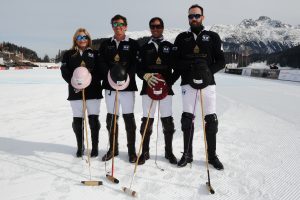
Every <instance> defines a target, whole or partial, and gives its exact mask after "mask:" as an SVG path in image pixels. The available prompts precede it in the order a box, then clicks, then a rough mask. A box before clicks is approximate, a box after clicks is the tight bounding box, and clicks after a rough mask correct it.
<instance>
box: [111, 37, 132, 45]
mask: <svg viewBox="0 0 300 200" xmlns="http://www.w3.org/2000/svg"><path fill="white" fill-rule="evenodd" d="M110 41H111V42H112V41H116V42H117V43H119V42H121V41H126V42H128V41H129V37H128V36H127V35H125V38H124V40H121V41H117V39H116V38H115V37H114V36H112V37H111V39H110Z"/></svg>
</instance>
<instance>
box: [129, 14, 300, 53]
mask: <svg viewBox="0 0 300 200" xmlns="http://www.w3.org/2000/svg"><path fill="white" fill-rule="evenodd" d="M205 29H206V30H212V31H214V32H217V33H218V34H219V35H220V37H221V39H222V41H223V49H224V51H225V52H236V53H240V54H244V55H249V54H259V53H263V54H270V53H276V52H280V51H283V50H286V49H289V48H291V47H294V46H297V45H300V25H298V26H292V25H290V24H286V23H283V22H281V21H279V20H274V19H271V18H269V17H266V16H261V17H259V18H258V19H256V20H253V19H244V20H243V21H241V23H239V24H238V25H219V24H215V25H213V26H207V27H205ZM183 31H185V30H182V29H165V31H164V37H165V38H166V39H167V40H169V41H171V42H173V41H174V40H175V38H176V36H177V35H178V34H179V33H180V32H183ZM127 35H128V36H130V37H131V38H134V39H138V38H142V37H144V36H150V32H149V31H134V32H127Z"/></svg>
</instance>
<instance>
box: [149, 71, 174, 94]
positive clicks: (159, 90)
mask: <svg viewBox="0 0 300 200" xmlns="http://www.w3.org/2000/svg"><path fill="white" fill-rule="evenodd" d="M154 76H156V77H157V78H159V79H161V80H165V79H164V78H163V76H162V75H160V74H154ZM161 80H158V83H156V84H155V85H154V86H153V87H150V86H149V85H148V86H147V88H146V92H147V95H148V96H149V97H150V98H151V99H153V100H162V99H164V98H165V97H166V96H167V95H168V93H169V88H168V85H167V83H166V82H165V81H161Z"/></svg>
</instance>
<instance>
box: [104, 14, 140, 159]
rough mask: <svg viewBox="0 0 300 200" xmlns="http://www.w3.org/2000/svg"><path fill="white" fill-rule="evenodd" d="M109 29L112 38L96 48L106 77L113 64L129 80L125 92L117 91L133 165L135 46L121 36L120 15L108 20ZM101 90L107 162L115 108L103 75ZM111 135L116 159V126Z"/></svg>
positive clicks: (124, 21) (123, 20)
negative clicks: (104, 65) (104, 115)
mask: <svg viewBox="0 0 300 200" xmlns="http://www.w3.org/2000/svg"><path fill="white" fill-rule="evenodd" d="M111 26H112V29H113V31H114V36H113V37H111V38H109V39H107V40H105V41H103V42H102V44H101V46H100V48H99V53H100V55H101V56H102V57H103V59H104V62H105V63H106V66H107V69H106V70H105V71H106V74H107V73H108V71H109V70H110V69H111V68H112V67H113V66H114V65H115V64H118V65H122V66H123V67H124V68H125V69H126V71H127V74H129V77H130V83H129V86H128V87H127V88H126V89H125V90H122V91H119V99H118V102H119V104H120V106H121V108H122V113H123V118H124V123H125V129H126V133H127V147H128V156H129V162H131V163H134V162H135V161H136V159H137V156H136V151H135V138H136V135H135V134H136V133H135V132H136V123H135V118H134V102H135V91H137V86H136V82H135V73H136V65H137V54H138V51H139V46H138V43H137V42H136V41H135V40H133V39H131V38H129V37H127V36H126V35H125V32H126V30H127V19H126V18H125V17H124V16H122V15H115V16H114V17H113V18H112V19H111ZM103 88H104V89H105V102H106V107H107V117H106V128H107V130H108V133H109V143H110V148H109V150H108V152H107V153H106V154H105V155H104V156H103V157H102V161H107V160H110V159H111V158H112V157H113V155H112V154H113V128H112V124H113V120H114V109H115V106H116V105H114V99H115V95H116V91H115V89H113V88H112V87H111V86H110V85H109V82H108V80H107V76H105V77H104V80H103ZM117 115H118V113H117ZM115 134H116V135H115V138H116V143H115V149H114V150H115V151H114V152H115V155H114V156H117V155H119V149H118V124H117V128H116V133H115Z"/></svg>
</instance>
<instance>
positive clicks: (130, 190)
mask: <svg viewBox="0 0 300 200" xmlns="http://www.w3.org/2000/svg"><path fill="white" fill-rule="evenodd" d="M153 101H154V100H153V99H152V100H151V104H150V108H149V111H148V116H147V121H146V125H145V129H144V132H143V136H142V141H141V144H140V148H139V153H138V157H137V159H136V162H135V166H134V171H133V175H132V178H131V183H130V186H129V188H127V187H122V190H123V191H124V192H125V193H126V194H128V195H130V196H132V197H136V196H137V192H136V191H134V190H132V189H131V187H132V184H133V181H134V177H135V175H136V171H137V166H138V163H139V159H140V156H141V151H142V147H143V142H144V138H145V135H146V130H147V128H148V123H149V119H150V111H151V108H152V105H153Z"/></svg>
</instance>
